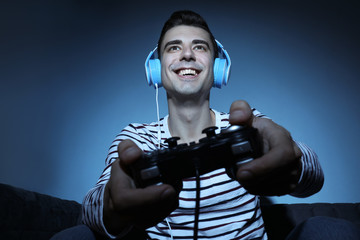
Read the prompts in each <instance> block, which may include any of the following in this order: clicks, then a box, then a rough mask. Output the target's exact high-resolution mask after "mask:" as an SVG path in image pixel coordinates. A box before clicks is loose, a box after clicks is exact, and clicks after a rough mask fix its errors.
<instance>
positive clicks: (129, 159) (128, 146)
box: [118, 139, 142, 165]
mask: <svg viewBox="0 0 360 240" xmlns="http://www.w3.org/2000/svg"><path fill="white" fill-rule="evenodd" d="M118 153H119V158H120V159H121V161H120V162H121V164H124V165H129V164H131V163H133V162H134V161H136V160H137V159H139V158H140V157H141V155H142V151H141V149H140V148H139V147H138V146H137V145H136V144H135V143H134V142H133V141H131V140H129V139H126V140H124V141H122V142H121V143H120V144H119V145H118Z"/></svg>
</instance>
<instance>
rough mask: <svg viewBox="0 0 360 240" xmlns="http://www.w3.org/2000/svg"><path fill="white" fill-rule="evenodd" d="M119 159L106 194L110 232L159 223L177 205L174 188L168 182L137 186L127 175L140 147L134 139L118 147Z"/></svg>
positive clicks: (105, 220)
mask: <svg viewBox="0 0 360 240" xmlns="http://www.w3.org/2000/svg"><path fill="white" fill-rule="evenodd" d="M118 153H119V159H120V160H119V159H118V160H116V161H115V162H113V163H112V167H111V176H110V179H109V181H108V183H107V185H106V187H105V193H104V216H103V220H104V224H105V227H106V229H107V230H108V232H109V233H111V234H113V235H118V234H120V233H121V232H122V231H123V230H124V229H126V228H127V227H129V226H134V227H137V228H141V229H146V228H148V227H151V226H154V225H156V224H157V223H158V222H160V221H162V220H163V219H164V218H165V217H167V216H168V215H169V214H170V213H171V212H172V211H173V210H175V209H176V208H177V207H178V204H179V200H178V195H177V193H176V191H175V189H174V188H173V187H172V186H170V185H167V184H161V185H156V186H155V185H154V186H149V187H146V188H136V187H135V184H134V181H133V180H132V178H131V177H130V176H129V175H128V174H127V172H128V167H129V165H130V164H131V163H133V162H135V161H136V160H138V159H139V158H140V157H141V155H142V151H141V149H140V148H139V147H138V146H137V145H136V144H135V143H134V142H133V141H131V140H124V141H122V142H121V143H120V144H119V146H118Z"/></svg>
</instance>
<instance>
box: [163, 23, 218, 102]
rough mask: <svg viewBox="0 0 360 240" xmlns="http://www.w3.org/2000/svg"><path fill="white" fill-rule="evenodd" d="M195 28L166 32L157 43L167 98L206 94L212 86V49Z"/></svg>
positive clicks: (175, 28)
mask: <svg viewBox="0 0 360 240" xmlns="http://www.w3.org/2000/svg"><path fill="white" fill-rule="evenodd" d="M211 44H212V43H211V40H210V35H209V33H208V32H206V31H205V30H204V29H202V28H199V27H192V26H185V25H180V26H176V27H173V28H171V29H170V30H168V31H167V32H166V34H165V36H164V38H163V41H162V43H161V46H160V47H161V79H162V83H163V86H164V88H165V89H166V91H167V93H168V95H169V94H170V95H173V94H175V95H179V94H180V95H181V96H186V95H188V96H189V95H198V94H199V93H205V94H208V93H209V91H210V89H211V87H212V85H213V79H214V77H213V63H214V49H213V47H212V45H211Z"/></svg>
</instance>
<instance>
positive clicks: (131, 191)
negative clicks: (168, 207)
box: [109, 160, 177, 211]
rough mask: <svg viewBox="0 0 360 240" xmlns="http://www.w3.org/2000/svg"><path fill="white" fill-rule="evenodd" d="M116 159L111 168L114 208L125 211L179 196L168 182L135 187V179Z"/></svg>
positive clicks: (111, 189) (111, 190)
mask: <svg viewBox="0 0 360 240" xmlns="http://www.w3.org/2000/svg"><path fill="white" fill-rule="evenodd" d="M119 161H120V160H116V161H115V162H114V163H113V165H112V168H111V177H110V180H109V182H110V184H109V187H110V195H111V196H110V198H111V199H112V202H113V203H114V209H116V210H117V211H123V210H124V209H126V208H129V209H133V208H136V207H137V206H139V205H149V206H150V205H151V204H153V203H155V202H157V201H161V200H169V201H170V200H171V199H174V198H176V197H177V194H176V191H175V189H174V188H173V187H172V186H170V185H167V184H162V185H159V186H149V187H146V188H135V184H134V182H133V180H132V179H131V178H130V177H129V175H127V174H126V173H125V172H124V171H123V169H122V168H121V167H120V164H119Z"/></svg>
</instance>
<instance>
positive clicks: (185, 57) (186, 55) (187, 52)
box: [180, 47, 196, 62]
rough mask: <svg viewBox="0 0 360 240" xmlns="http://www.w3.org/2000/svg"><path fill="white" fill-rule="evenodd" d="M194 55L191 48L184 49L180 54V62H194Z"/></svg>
mask: <svg viewBox="0 0 360 240" xmlns="http://www.w3.org/2000/svg"><path fill="white" fill-rule="evenodd" d="M195 60H196V58H195V54H194V51H193V50H192V48H191V47H184V48H183V50H182V52H181V56H180V61H187V62H189V61H195Z"/></svg>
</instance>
